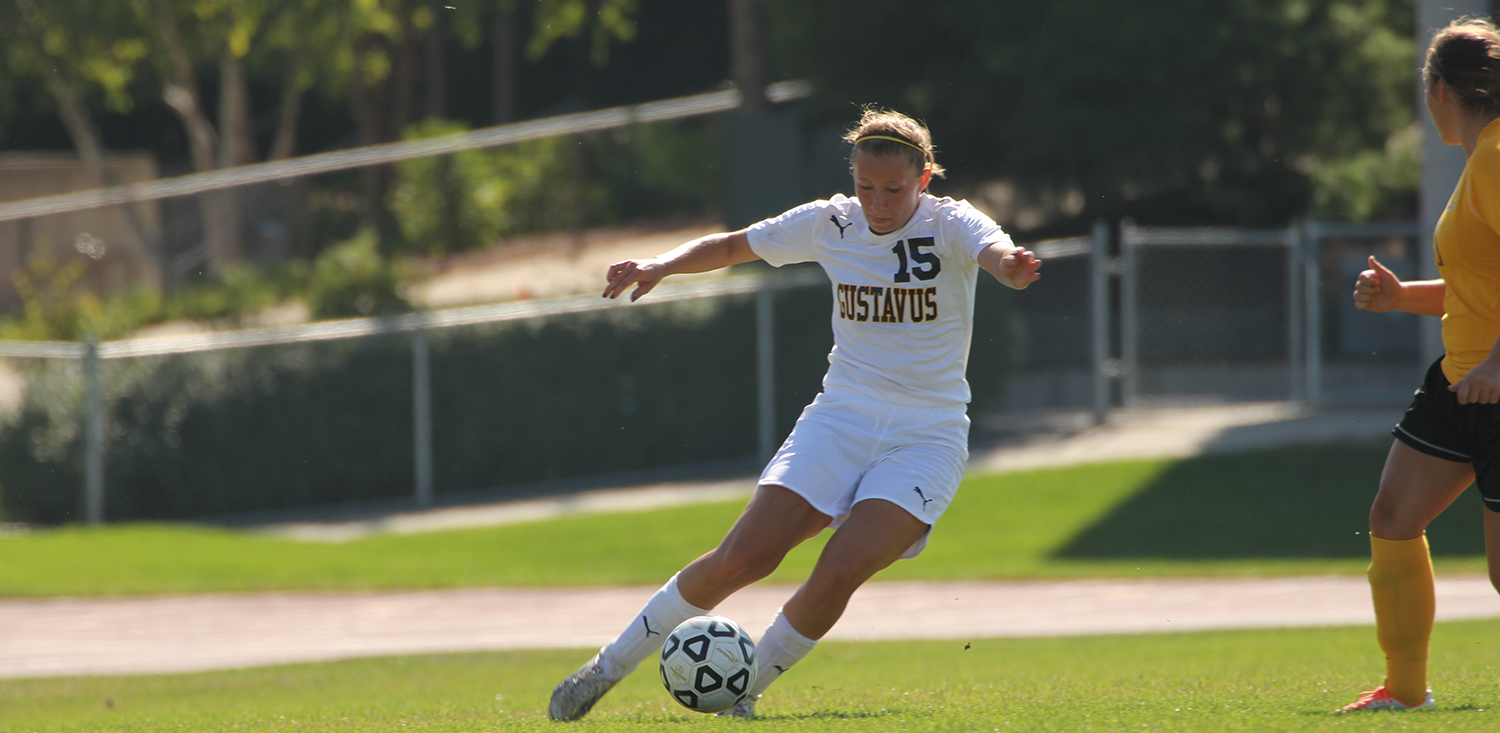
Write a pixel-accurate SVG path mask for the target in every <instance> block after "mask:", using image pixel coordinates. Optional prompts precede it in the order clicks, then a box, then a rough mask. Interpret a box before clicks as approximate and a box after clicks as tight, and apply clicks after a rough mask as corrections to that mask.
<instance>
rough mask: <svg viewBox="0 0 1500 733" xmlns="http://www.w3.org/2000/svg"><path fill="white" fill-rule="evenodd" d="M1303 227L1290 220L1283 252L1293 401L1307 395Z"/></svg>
mask: <svg viewBox="0 0 1500 733" xmlns="http://www.w3.org/2000/svg"><path fill="white" fill-rule="evenodd" d="M1302 234H1303V231H1302V227H1301V226H1300V225H1299V224H1298V223H1297V222H1293V223H1292V224H1290V225H1288V226H1287V233H1286V237H1287V252H1286V301H1287V302H1286V321H1287V322H1286V333H1287V339H1286V340H1287V344H1286V348H1287V355H1286V356H1287V376H1288V379H1289V381H1290V382H1291V385H1290V386H1291V391H1292V401H1293V402H1303V401H1305V400H1306V399H1307V394H1306V386H1307V384H1306V376H1305V375H1306V369H1305V367H1306V366H1307V363H1306V361H1305V355H1304V353H1303V348H1304V347H1305V346H1306V343H1305V342H1304V340H1303V338H1302V327H1303V325H1304V318H1303V316H1302V305H1303V303H1302V301H1303V297H1302V296H1303V287H1302V274H1303V269H1304V268H1303V267H1302V258H1303V257H1305V256H1306V255H1307V252H1306V248H1305V246H1304V244H1305V243H1304V242H1303V239H1302Z"/></svg>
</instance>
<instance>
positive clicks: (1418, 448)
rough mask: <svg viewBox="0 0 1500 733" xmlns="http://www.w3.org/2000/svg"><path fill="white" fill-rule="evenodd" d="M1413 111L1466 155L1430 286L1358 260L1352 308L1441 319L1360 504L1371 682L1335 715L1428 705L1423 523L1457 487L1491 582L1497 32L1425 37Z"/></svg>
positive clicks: (1496, 414)
mask: <svg viewBox="0 0 1500 733" xmlns="http://www.w3.org/2000/svg"><path fill="white" fill-rule="evenodd" d="M1423 78H1424V81H1425V82H1426V85H1427V110H1428V112H1429V113H1430V114H1431V115H1432V123H1433V126H1434V127H1436V128H1437V132H1438V135H1439V136H1441V137H1442V140H1443V142H1444V143H1446V144H1448V145H1462V146H1463V149H1464V152H1465V153H1466V154H1467V155H1468V162H1467V163H1465V165H1464V172H1463V177H1462V178H1460V179H1459V182H1458V187H1457V188H1456V189H1454V191H1453V197H1452V198H1451V199H1450V200H1449V201H1448V208H1447V210H1446V211H1444V212H1443V215H1442V218H1441V219H1439V220H1438V225H1437V230H1436V231H1435V232H1434V233H1433V238H1432V244H1433V256H1434V258H1435V259H1436V260H1437V267H1438V274H1439V275H1440V276H1441V278H1442V279H1440V280H1427V281H1419V282H1405V283H1403V282H1401V281H1400V280H1399V279H1397V278H1396V276H1395V275H1393V274H1391V271H1390V270H1387V269H1386V268H1385V267H1383V266H1381V264H1380V263H1379V262H1377V261H1376V260H1375V258H1374V257H1371V258H1370V269H1368V270H1366V271H1364V272H1362V273H1360V275H1359V278H1358V279H1357V281H1356V282H1355V286H1354V303H1355V305H1356V306H1357V307H1359V308H1363V309H1365V310H1368V311H1374V312H1377V313H1379V312H1385V311H1390V310H1399V311H1406V312H1408V313H1417V314H1421V315H1428V316H1439V317H1441V318H1442V319H1443V348H1444V352H1445V353H1444V354H1443V357H1442V358H1441V359H1439V360H1438V361H1437V362H1435V363H1433V365H1432V367H1431V368H1430V369H1429V370H1428V371H1427V377H1426V379H1425V380H1424V381H1423V383H1422V387H1421V389H1419V390H1418V391H1417V393H1416V396H1415V397H1414V398H1413V399H1412V403H1411V406H1410V407H1409V408H1407V411H1406V415H1405V416H1404V417H1403V418H1402V420H1401V423H1400V424H1399V425H1397V426H1396V428H1395V429H1394V430H1393V431H1392V432H1393V434H1394V435H1395V437H1396V441H1395V442H1394V443H1393V444H1392V445H1391V452H1390V454H1389V455H1388V456H1387V457H1386V460H1385V469H1384V470H1383V471H1382V473H1381V475H1380V490H1379V492H1378V493H1377V494H1376V496H1375V503H1374V505H1373V506H1372V507H1371V508H1370V571H1369V577H1370V591H1371V595H1372V597H1373V600H1374V603H1375V619H1376V635H1377V636H1378V637H1379V640H1380V646H1381V648H1382V649H1383V650H1384V651H1385V656H1386V678H1385V684H1383V685H1381V686H1380V687H1377V688H1376V689H1374V690H1371V691H1370V692H1366V693H1364V694H1363V695H1362V696H1361V697H1360V699H1359V700H1358V701H1356V702H1354V703H1351V704H1349V705H1347V706H1345V707H1344V708H1343V711H1345V712H1350V711H1355V710H1410V709H1413V708H1424V707H1431V706H1432V704H1433V698H1432V690H1431V689H1429V688H1428V687H1427V648H1428V641H1429V638H1430V637H1431V635H1432V619H1433V612H1434V602H1433V578H1432V561H1431V559H1430V557H1429V555H1428V551H1427V536H1426V530H1427V525H1428V523H1429V522H1431V521H1432V520H1433V519H1434V518H1436V517H1437V515H1438V514H1440V513H1442V511H1443V510H1444V509H1446V508H1448V505H1449V504H1452V503H1453V500H1454V499H1456V498H1458V495H1459V494H1460V493H1462V492H1463V490H1464V489H1465V488H1467V487H1468V486H1469V484H1470V483H1477V484H1478V486H1479V491H1480V493H1481V494H1482V495H1483V497H1484V506H1485V509H1486V510H1488V511H1485V512H1484V536H1485V547H1486V548H1487V553H1486V554H1487V555H1488V560H1489V567H1490V581H1491V583H1494V584H1495V585H1496V587H1497V588H1500V465H1497V459H1500V406H1497V404H1496V403H1497V402H1500V344H1497V339H1500V121H1497V118H1500V33H1497V32H1496V29H1495V26H1494V25H1493V24H1491V23H1490V22H1488V21H1480V20H1461V21H1457V22H1455V23H1453V24H1451V25H1449V26H1448V27H1446V28H1444V29H1442V30H1441V31H1439V32H1438V33H1437V34H1436V35H1435V36H1434V37H1433V39H1432V45H1431V47H1429V48H1428V49H1427V63H1426V66H1425V68H1424V70H1423Z"/></svg>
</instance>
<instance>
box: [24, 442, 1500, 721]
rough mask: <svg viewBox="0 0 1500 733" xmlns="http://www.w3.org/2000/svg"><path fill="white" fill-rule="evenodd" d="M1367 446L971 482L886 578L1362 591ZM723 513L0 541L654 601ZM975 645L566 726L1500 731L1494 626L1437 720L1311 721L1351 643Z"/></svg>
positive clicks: (83, 707)
mask: <svg viewBox="0 0 1500 733" xmlns="http://www.w3.org/2000/svg"><path fill="white" fill-rule="evenodd" d="M1384 451H1385V446H1384V445H1375V444H1368V445H1332V446H1305V447H1297V448H1288V449H1280V450H1274V451H1262V452H1256V453H1245V454H1236V455H1225V456H1212V457H1203V458H1197V459H1192V460H1187V461H1138V462H1127V463H1116V464H1102V465H1094V466H1080V467H1073V468H1065V469H1049V470H1043V471H1033V472H1027V473H1019V474H1007V475H1000V476H987V477H974V478H971V479H970V480H968V481H967V482H966V484H965V486H964V488H963V489H962V491H961V492H960V494H959V498H958V500H957V501H955V503H954V505H953V506H952V508H951V509H950V510H949V513H948V514H947V515H946V516H945V518H944V519H943V521H942V522H941V523H940V524H939V526H938V529H937V530H936V533H935V534H934V537H933V540H932V543H931V545H930V546H929V549H928V550H927V552H925V553H924V554H923V555H922V556H921V557H919V558H917V559H916V560H913V561H905V562H901V563H897V564H896V566H894V567H892V568H891V569H890V570H888V571H887V572H885V573H884V574H883V575H882V576H881V578H884V579H898V578H927V579H982V578H1062V577H1070V578H1071V577H1088V576H1097V577H1142V576H1160V575H1177V576H1192V575H1200V576H1209V575H1215V576H1223V575H1281V574H1299V573H1330V572H1333V573H1360V572H1362V571H1363V569H1364V566H1365V564H1366V563H1367V558H1368V554H1367V553H1368V545H1367V539H1366V537H1365V536H1364V533H1363V530H1364V521H1365V520H1364V516H1365V512H1366V511H1367V507H1368V505H1369V501H1370V498H1371V496H1372V495H1373V492H1374V488H1375V481H1376V478H1377V477H1378V473H1379V469H1380V463H1381V460H1382V458H1383V456H1384ZM739 509H740V503H739V502H730V503H725V504H716V505H703V506H693V507H680V508H674V509H668V510H661V511H653V512H643V513H632V514H615V515H600V516H590V517H572V518H566V519H559V520H554V521H545V522H535V523H529V524H522V525H513V526H508V527H496V528H491V529H476V530H465V531H455V532H442V533H433V534H426V535H412V536H402V537H397V536H380V537H371V538H368V539H364V540H360V541H356V542H350V543H347V544H341V545H323V544H312V543H304V542H296V541H291V540H285V539H274V538H269V537H264V536H260V535H255V534H251V533H245V532H233V531H224V530H210V529H204V528H194V527H185V526H165V525H141V526H114V527H106V528H103V529H95V530H88V529H62V530H45V531H36V532H32V533H30V534H25V535H20V536H11V537H6V538H4V539H0V595H8V596H47V595H64V594H66V595H97V594H122V593H179V592H189V593H195V592H217V591H245V590H273V589H278V590H280V589H316V588H323V589H339V588H347V589H378V588H430V587H456V586H489V585H532V586H535V585H589V584H609V585H618V584H624V583H640V584H647V585H655V584H657V583H660V582H661V580H662V578H664V577H666V576H667V575H668V574H670V573H671V572H672V571H674V570H676V569H677V568H678V567H679V566H681V565H682V564H683V563H684V562H686V561H687V560H689V559H691V558H692V557H693V556H695V555H696V554H698V553H699V552H702V551H703V550H704V549H706V548H707V547H710V546H712V545H713V544H714V543H715V542H717V540H718V539H719V537H720V536H721V535H722V533H723V531H724V530H725V529H726V528H727V527H728V526H729V524H730V522H732V521H733V519H734V517H735V516H736V514H737V513H738V511H739ZM1480 511H1481V508H1480V507H1479V502H1478V500H1477V498H1476V497H1474V496H1473V495H1472V494H1470V495H1467V496H1465V497H1464V498H1463V499H1461V500H1460V502H1459V503H1458V505H1456V506H1455V507H1454V508H1453V509H1451V510H1450V511H1449V512H1448V513H1446V514H1445V515H1444V517H1442V518H1441V519H1440V520H1439V521H1438V522H1437V523H1435V524H1434V525H1433V527H1432V528H1431V531H1430V535H1431V541H1432V546H1433V549H1434V554H1435V561H1436V564H1437V566H1438V569H1439V571H1440V572H1454V571H1468V572H1478V571H1480V570H1482V568H1483V542H1482V537H1481V532H1480V526H1479V523H1480V514H1479V512H1480ZM820 545H821V542H820V541H814V542H810V543H808V545H807V546H804V547H803V548H799V550H798V551H797V552H796V553H794V555H793V556H792V557H789V558H788V560H787V562H786V563H785V564H784V565H783V567H782V569H781V570H779V571H778V573H777V576H776V578H777V579H779V580H784V581H790V580H797V579H800V577H801V576H803V575H805V573H806V572H807V571H808V569H809V568H810V566H811V563H812V562H813V560H814V558H815V557H816V551H817V549H818V547H819V546H820ZM0 638H3V637H0ZM969 643H970V644H971V645H972V647H971V648H970V649H967V650H966V649H964V644H963V643H962V642H900V643H861V644H854V643H828V644H824V645H822V646H820V647H819V649H818V651H817V652H816V653H814V654H813V655H812V656H810V657H809V658H808V659H807V660H806V661H805V662H803V663H802V664H801V665H799V666H798V667H797V669H796V670H794V672H792V673H791V674H789V675H788V677H787V678H786V679H784V680H782V681H781V682H779V683H778V685H777V686H776V687H774V688H772V691H771V696H770V697H768V698H767V699H766V700H765V701H763V702H762V704H761V706H760V710H759V713H760V714H761V716H762V717H761V718H760V719H758V720H755V721H750V722H748V723H747V722H744V721H733V720H718V719H716V718H712V717H706V716H700V715H696V714H693V713H689V712H686V711H684V710H682V709H680V708H677V707H676V705H675V704H674V703H673V702H671V700H670V699H668V698H667V696H666V695H665V693H664V692H662V691H661V690H660V686H659V683H658V682H657V679H656V676H655V673H654V670H652V669H643V670H642V671H641V672H639V673H637V674H635V675H633V676H632V677H630V678H629V679H627V680H626V681H625V682H624V683H623V684H622V685H621V687H620V688H618V689H617V690H616V691H615V692H614V693H612V694H611V695H610V696H609V697H608V698H606V699H605V701H604V702H602V703H601V704H600V707H599V708H597V709H596V712H595V713H594V714H592V715H590V716H589V718H587V719H585V720H584V721H581V722H579V723H577V724H574V725H573V726H571V727H569V729H570V730H573V729H577V730H594V731H620V732H624V731H630V732H632V733H634V732H635V731H652V730H665V731H681V730H689V729H692V730H699V729H705V728H707V729H713V730H721V729H722V730H730V729H734V728H735V727H737V726H740V725H748V726H750V727H749V728H748V729H749V730H756V731H938V730H954V731H1124V730H1168V731H1345V730H1347V731H1386V730H1444V731H1449V730H1453V731H1481V730H1497V729H1500V718H1496V717H1495V716H1496V715H1497V714H1500V713H1497V712H1495V711H1494V710H1493V709H1492V706H1495V705H1497V704H1500V690H1497V688H1496V682H1497V675H1500V671H1497V670H1500V625H1497V624H1495V623H1494V622H1493V621H1480V622H1456V623H1445V624H1439V625H1438V628H1437V631H1436V633H1435V635H1434V642H1433V652H1432V669H1433V678H1432V683H1433V685H1434V687H1435V688H1436V689H1437V692H1438V695H1439V707H1438V709H1437V710H1434V711H1424V712H1418V713H1409V714H1400V715H1393V714H1381V713H1376V714H1361V715H1354V716H1335V715H1332V714H1330V713H1329V711H1330V710H1332V709H1333V708H1335V707H1337V706H1339V705H1342V704H1344V703H1347V702H1350V701H1352V700H1353V699H1354V697H1355V696H1356V695H1357V694H1358V692H1359V691H1360V690H1363V689H1368V688H1370V687H1373V686H1374V685H1375V684H1378V682H1379V679H1378V676H1379V673H1380V670H1381V659H1380V652H1379V649H1378V647H1377V646H1376V644H1375V641H1374V635H1373V631H1372V630H1371V629H1370V628H1368V627H1351V628H1331V629H1293V630H1274V631H1235V632H1206V633H1188V634H1173V635H1142V636H1111V637H1080V638H1063V639H974V640H970V641H969ZM587 653H588V651H587V650H561V651H559V650H546V651H525V652H510V653H483V654H456V655H434V656H412V657H398V658H384V659H366V660H350V661H343V662H335V663H325V664H307V665H293V666H284V667H267V668H258V669H251V670H240V671H224V672H211V673H202V674H187V675H140V676H123V677H73V678H36V679H0V733H21V732H22V731H143V732H152V733H155V732H162V733H165V732H166V731H180V730H192V731H282V730H288V731H289V730H349V731H416V730H431V731H502V730H503V731H510V730H517V731H526V730H554V731H555V730H560V728H559V727H557V726H556V724H552V723H549V722H548V721H547V720H546V719H545V705H546V699H547V695H548V693H549V691H550V689H551V686H552V685H553V684H554V683H555V682H556V680H557V679H559V678H561V677H562V676H563V675H565V674H567V673H568V672H570V671H571V670H572V669H573V668H574V667H575V666H576V665H577V664H578V662H579V661H580V660H581V659H582V658H584V657H585V656H586V655H587ZM646 666H647V667H649V666H651V664H650V663H649V662H648V663H647V665H646Z"/></svg>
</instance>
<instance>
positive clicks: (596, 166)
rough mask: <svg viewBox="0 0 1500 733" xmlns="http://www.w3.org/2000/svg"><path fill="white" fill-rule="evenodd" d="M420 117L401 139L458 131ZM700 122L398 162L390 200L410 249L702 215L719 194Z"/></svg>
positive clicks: (712, 146)
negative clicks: (670, 215) (679, 216)
mask: <svg viewBox="0 0 1500 733" xmlns="http://www.w3.org/2000/svg"><path fill="white" fill-rule="evenodd" d="M463 130H464V127H463V126H462V125H461V124H460V123H456V122H450V121H443V120H426V121H423V122H421V123H418V124H417V125H414V126H413V127H412V128H411V129H410V130H409V131H408V133H407V137H408V138H409V139H422V138H429V137H436V136H439V135H449V134H454V133H458V132H462V131H463ZM716 161H717V144H716V143H715V141H714V137H713V135H712V131H711V128H709V127H708V126H706V125H704V124H701V123H700V124H691V123H688V124H671V123H653V124H641V125H634V126H632V127H630V128H626V129H621V130H615V131H611V132H609V133H598V134H585V135H576V136H571V137H552V138H547V139H543V140H532V141H527V142H523V143H518V144H515V145H508V146H504V147H499V148H491V149H476V150H465V151H462V152H458V153H453V154H451V155H446V156H432V157H426V158H420V159H416V160H410V161H405V162H402V163H399V164H397V166H396V168H397V176H398V180H397V183H396V185H395V187H394V188H393V189H392V191H391V194H390V199H389V202H388V203H389V205H390V207H391V210H392V211H393V212H395V214H396V218H397V219H398V221H399V222H400V228H401V234H402V237H403V238H404V240H405V243H404V249H405V251H408V252H413V253H418V254H425V255H441V254H443V253H445V252H453V251H459V250H464V249H471V248H475V247H482V246H488V245H491V244H494V243H495V242H496V241H497V240H499V239H501V238H503V237H506V236H510V235H515V234H520V233H526V232H537V231H557V230H565V229H568V228H570V227H582V226H590V225H598V224H607V223H613V222H618V221H623V220H630V219H636V218H640V217H645V216H661V215H667V214H681V213H694V214H698V213H702V212H704V211H706V210H710V209H712V208H713V206H714V205H715V203H716V201H717V199H716V196H717V190H718V181H717V178H716V176H717V175H718V172H717V169H716V167H715V162H716Z"/></svg>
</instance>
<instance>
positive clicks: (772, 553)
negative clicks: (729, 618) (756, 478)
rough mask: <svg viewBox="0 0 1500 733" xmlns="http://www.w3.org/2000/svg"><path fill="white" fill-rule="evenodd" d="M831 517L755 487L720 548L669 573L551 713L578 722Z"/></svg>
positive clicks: (567, 683) (786, 494) (562, 685)
mask: <svg viewBox="0 0 1500 733" xmlns="http://www.w3.org/2000/svg"><path fill="white" fill-rule="evenodd" d="M830 521H831V517H829V516H828V515H826V514H821V513H819V512H818V511H816V510H814V509H813V508H812V505H810V504H808V503H807V500H805V499H803V498H802V497H801V496H798V495H797V494H795V493H793V492H791V491H788V490H787V489H784V488H782V487H780V486H760V487H758V488H757V489H756V491H755V495H754V496H753V497H751V499H750V502H749V504H747V505H746V506H745V510H744V512H742V513H741V514H740V517H739V519H738V520H736V521H735V523H734V526H733V527H731V528H730V530H729V533H728V534H727V535H726V536H725V537H724V540H723V541H722V542H720V543H719V546H718V547H716V548H714V549H713V550H710V551H708V552H707V553H704V554H703V555H702V556H701V557H699V558H698V559H696V560H694V561H693V562H691V563H688V566H687V567H685V568H683V569H682V571H681V572H679V573H678V574H676V575H674V576H672V579H671V580H668V581H667V583H666V585H663V586H662V587H661V589H660V590H658V591H657V592H656V594H655V595H653V596H652V597H651V599H650V600H649V601H647V602H646V605H645V606H644V607H643V608H642V609H641V610H640V612H639V613H637V614H636V615H635V617H634V618H632V619H631V621H630V622H629V623H628V624H626V626H625V629H624V630H622V631H621V632H620V633H619V635H618V636H616V637H615V639H614V640H613V641H611V642H610V643H608V644H606V645H604V648H602V649H600V650H599V653H598V654H596V655H594V657H593V658H592V659H590V660H589V661H588V662H586V663H585V664H584V665H583V666H582V667H580V668H579V669H578V671H576V672H574V673H573V674H571V675H569V676H568V677H567V678H566V679H564V680H563V681H562V682H559V683H558V684H557V687H556V688H555V689H554V690H553V691H552V699H551V702H550V703H549V704H548V706H547V716H548V717H549V718H551V719H553V720H577V719H579V718H582V717H583V716H584V715H587V714H588V712H589V710H591V709H593V707H594V704H595V703H597V702H598V701H599V699H600V698H602V697H603V696H604V694H605V693H607V692H609V690H610V689H611V688H613V687H614V686H615V684H616V683H618V682H619V681H620V680H621V679H623V678H624V677H625V675H627V674H630V673H631V672H632V671H634V670H635V668H636V667H637V666H639V665H640V663H641V662H642V661H644V660H645V659H646V658H648V657H650V656H652V655H653V654H656V653H657V652H659V651H660V650H661V644H662V639H663V635H664V634H666V633H668V632H670V631H671V630H672V629H674V628H676V627H677V625H678V624H680V623H682V622H683V621H686V620H687V619H689V618H692V617H694V616H700V615H703V614H705V613H708V612H709V611H710V610H712V609H713V607H714V606H717V605H718V604H719V602H720V601H722V600H724V599H725V598H727V597H729V596H730V594H732V593H734V592H735V591H737V590H739V589H740V588H743V587H745V586H747V585H749V584H751V583H753V582H755V581H757V580H760V579H761V578H764V577H766V576H767V575H770V574H771V571H773V570H775V569H776V566H777V565H779V564H780V563H781V559H782V558H783V557H785V556H786V553H787V552H790V551H791V549H792V548H793V547H796V546H797V545H798V544H800V543H801V542H802V541H803V540H806V539H807V538H809V537H812V536H813V535H816V534H817V533H818V532H819V531H821V530H822V529H823V528H824V527H826V526H827V525H828V523H829V522H830Z"/></svg>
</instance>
